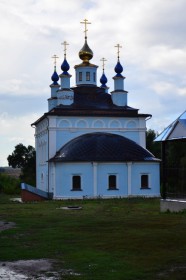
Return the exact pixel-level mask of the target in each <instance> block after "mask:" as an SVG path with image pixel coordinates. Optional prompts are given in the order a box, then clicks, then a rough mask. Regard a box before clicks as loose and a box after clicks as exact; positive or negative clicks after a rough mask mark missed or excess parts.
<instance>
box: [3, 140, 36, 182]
mask: <svg viewBox="0 0 186 280" xmlns="http://www.w3.org/2000/svg"><path fill="white" fill-rule="evenodd" d="M7 160H8V164H9V166H12V167H13V168H21V175H20V178H21V180H22V181H24V182H25V183H27V184H30V185H34V186H35V181H36V152H35V149H34V147H32V146H30V145H29V146H28V147H26V146H24V145H23V144H18V145H16V146H15V150H14V151H13V153H12V154H11V155H9V156H8V158H7Z"/></svg>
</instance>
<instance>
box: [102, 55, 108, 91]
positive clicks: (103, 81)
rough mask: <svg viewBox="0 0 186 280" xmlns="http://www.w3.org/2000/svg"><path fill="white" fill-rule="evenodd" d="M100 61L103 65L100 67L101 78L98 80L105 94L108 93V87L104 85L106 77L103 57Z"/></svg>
mask: <svg viewBox="0 0 186 280" xmlns="http://www.w3.org/2000/svg"><path fill="white" fill-rule="evenodd" d="M101 61H102V62H103V65H102V67H103V74H102V76H101V78H100V83H101V86H100V87H101V88H104V89H105V92H106V93H108V89H109V88H108V87H107V85H106V83H107V81H108V80H107V77H106V75H105V61H107V60H106V59H105V58H104V57H103V58H102V59H101Z"/></svg>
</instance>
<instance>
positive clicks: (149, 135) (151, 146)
mask: <svg viewBox="0 0 186 280" xmlns="http://www.w3.org/2000/svg"><path fill="white" fill-rule="evenodd" d="M156 137H157V134H156V132H155V131H154V130H152V129H149V130H147V132H146V147H147V150H149V151H150V152H151V153H152V154H153V155H154V156H155V157H157V158H161V142H154V140H155V138H156Z"/></svg>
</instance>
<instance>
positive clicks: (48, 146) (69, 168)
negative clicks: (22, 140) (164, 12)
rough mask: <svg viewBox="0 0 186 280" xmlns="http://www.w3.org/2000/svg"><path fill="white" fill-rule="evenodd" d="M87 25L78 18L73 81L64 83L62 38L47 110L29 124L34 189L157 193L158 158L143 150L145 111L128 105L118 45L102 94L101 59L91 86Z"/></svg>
mask: <svg viewBox="0 0 186 280" xmlns="http://www.w3.org/2000/svg"><path fill="white" fill-rule="evenodd" d="M87 23H88V22H87V20H84V24H85V42H84V45H83V47H82V49H81V50H80V51H79V58H80V59H81V61H80V63H79V64H77V65H75V66H74V69H75V79H76V85H75V86H73V87H72V86H71V85H70V79H71V75H70V74H69V72H68V71H69V68H70V66H69V64H68V62H67V58H66V46H67V43H66V42H64V61H63V63H62V64H61V70H62V73H61V74H60V75H58V74H57V71H56V64H55V67H54V73H53V75H52V77H51V79H52V84H51V85H50V88H51V96H50V98H49V99H48V112H46V113H44V114H43V116H42V117H41V118H39V119H38V120H37V121H35V122H34V123H33V124H32V126H33V127H35V146H36V174H37V182H36V189H38V190H41V191H44V192H46V193H53V198H54V199H71V198H96V197H102V198H110V197H128V196H146V197H153V196H160V178H159V177H160V176H159V164H160V161H159V160H158V159H156V158H155V157H154V156H153V155H152V154H151V153H150V152H149V151H148V150H146V120H147V119H149V118H150V117H151V115H150V114H141V113H139V112H138V109H135V108H132V107H130V106H128V100H127V96H128V93H127V91H125V89H124V79H125V77H124V76H123V74H122V72H123V67H122V65H121V63H120V57H119V47H120V46H119V45H117V47H118V57H117V61H116V66H115V68H114V70H113V73H114V71H115V74H114V77H113V83H114V90H113V91H112V92H111V93H109V92H108V87H107V85H106V83H107V78H106V76H105V73H104V61H105V59H102V61H103V75H102V77H101V78H100V83H101V86H100V85H97V68H98V66H97V65H95V64H92V63H90V60H91V59H92V58H93V52H92V50H91V49H90V47H89V46H88V43H87V29H86V25H87ZM54 58H56V56H54Z"/></svg>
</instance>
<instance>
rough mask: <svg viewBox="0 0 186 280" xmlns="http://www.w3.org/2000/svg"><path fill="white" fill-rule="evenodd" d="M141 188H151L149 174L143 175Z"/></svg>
mask: <svg viewBox="0 0 186 280" xmlns="http://www.w3.org/2000/svg"><path fill="white" fill-rule="evenodd" d="M141 188H142V189H148V188H149V176H148V175H147V174H143V175H141Z"/></svg>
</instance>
